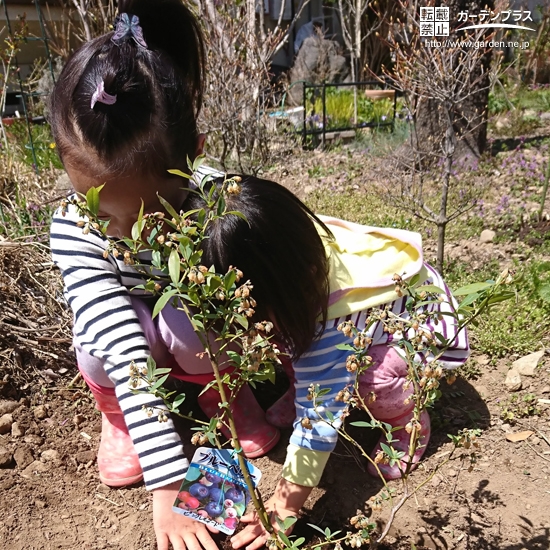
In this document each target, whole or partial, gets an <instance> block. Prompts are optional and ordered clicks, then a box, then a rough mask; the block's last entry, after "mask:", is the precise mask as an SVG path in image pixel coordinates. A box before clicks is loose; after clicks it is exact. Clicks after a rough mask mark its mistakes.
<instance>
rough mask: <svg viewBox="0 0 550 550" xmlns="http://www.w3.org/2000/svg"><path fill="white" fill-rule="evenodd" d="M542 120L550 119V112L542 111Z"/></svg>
mask: <svg viewBox="0 0 550 550" xmlns="http://www.w3.org/2000/svg"><path fill="white" fill-rule="evenodd" d="M540 119H541V120H550V113H541V114H540Z"/></svg>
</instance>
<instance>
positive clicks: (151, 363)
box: [147, 355, 157, 380]
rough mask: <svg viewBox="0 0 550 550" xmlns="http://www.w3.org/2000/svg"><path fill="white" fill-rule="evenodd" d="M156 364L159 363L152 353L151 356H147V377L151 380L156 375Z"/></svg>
mask: <svg viewBox="0 0 550 550" xmlns="http://www.w3.org/2000/svg"><path fill="white" fill-rule="evenodd" d="M156 366H157V364H156V362H155V360H154V359H153V357H152V356H151V355H149V357H147V378H149V380H150V379H151V378H153V376H154V375H155V367H156Z"/></svg>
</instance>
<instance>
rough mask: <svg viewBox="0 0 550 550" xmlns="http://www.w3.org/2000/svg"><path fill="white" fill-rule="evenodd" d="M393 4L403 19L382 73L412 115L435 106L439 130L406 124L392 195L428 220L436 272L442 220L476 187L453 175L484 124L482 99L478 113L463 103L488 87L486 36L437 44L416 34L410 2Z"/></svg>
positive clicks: (469, 199) (461, 209) (470, 201)
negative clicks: (402, 171) (401, 166)
mask: <svg viewBox="0 0 550 550" xmlns="http://www.w3.org/2000/svg"><path fill="white" fill-rule="evenodd" d="M400 8H401V10H402V14H403V16H404V19H403V20H402V21H400V22H398V23H397V24H398V25H399V29H400V31H399V34H395V35H394V36H393V39H392V40H391V44H390V45H391V47H392V49H393V52H394V56H395V64H394V67H393V70H392V71H391V72H388V73H387V76H388V77H389V78H390V79H391V80H392V81H393V84H394V86H395V87H396V88H397V89H398V90H400V91H401V92H402V93H403V95H404V97H405V101H406V103H407V106H408V108H409V110H410V113H411V116H412V117H413V118H414V119H416V118H417V116H418V114H419V112H421V111H422V109H423V108H425V106H426V105H431V106H432V109H434V108H435V109H437V112H436V116H437V120H438V128H440V130H439V131H435V132H434V133H433V134H430V135H424V134H423V137H422V138H421V137H420V136H419V134H418V125H417V124H415V125H414V127H413V131H412V132H411V140H410V149H409V150H408V151H409V152H408V153H407V154H405V155H404V157H406V158H405V163H406V164H407V166H408V170H407V174H406V176H405V177H401V178H400V181H399V183H398V188H399V194H398V196H397V197H395V198H396V201H397V203H398V206H400V207H402V208H404V209H406V210H408V211H410V212H412V213H413V214H414V215H415V216H417V217H419V218H421V219H423V220H425V221H428V222H430V223H433V224H435V225H436V227H437V268H438V269H439V270H440V271H442V270H443V262H444V249H445V232H446V228H447V225H448V224H449V223H450V222H451V221H453V220H455V219H456V218H458V217H459V216H461V215H463V214H464V213H465V212H467V211H468V210H470V209H471V208H473V207H474V206H475V204H476V202H477V199H478V197H479V194H480V192H481V186H477V185H472V184H471V181H470V182H469V181H468V178H464V177H463V176H461V175H460V173H459V172H460V169H461V168H463V167H464V165H465V163H466V162H468V160H465V158H466V157H462V156H459V154H458V152H459V148H460V145H462V144H464V142H466V141H467V140H468V139H470V138H471V136H472V134H473V133H475V132H476V130H477V129H478V127H479V125H480V124H483V123H484V122H485V116H486V104H485V106H484V107H482V108H481V110H479V107H478V108H476V109H473V110H472V109H471V107H470V106H471V100H472V98H474V97H479V94H480V93H481V94H483V93H484V92H486V91H487V90H488V88H489V85H490V79H489V78H488V68H487V66H486V59H487V51H488V50H489V47H488V42H489V41H490V37H489V36H487V31H486V30H485V29H477V30H475V31H474V32H472V33H470V34H468V35H464V36H462V37H461V40H460V41H452V42H449V43H447V44H443V43H442V44H439V42H437V41H435V40H430V39H425V38H423V37H421V36H420V28H419V20H418V17H417V11H416V5H413V6H411V3H410V2H405V1H401V2H400ZM493 70H496V67H494V68H493ZM485 97H486V94H485ZM459 158H460V159H461V160H460V163H459V162H458V160H459ZM469 162H470V166H471V164H474V165H475V164H477V157H475V156H473V155H472V156H471V157H470V159H469ZM460 164H461V165H462V166H461V165H460Z"/></svg>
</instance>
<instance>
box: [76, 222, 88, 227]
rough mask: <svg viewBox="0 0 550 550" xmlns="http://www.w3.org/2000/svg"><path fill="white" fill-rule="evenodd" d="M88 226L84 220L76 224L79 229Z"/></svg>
mask: <svg viewBox="0 0 550 550" xmlns="http://www.w3.org/2000/svg"><path fill="white" fill-rule="evenodd" d="M85 225H86V222H85V221H84V220H78V221H77V222H76V226H77V227H84V226H85Z"/></svg>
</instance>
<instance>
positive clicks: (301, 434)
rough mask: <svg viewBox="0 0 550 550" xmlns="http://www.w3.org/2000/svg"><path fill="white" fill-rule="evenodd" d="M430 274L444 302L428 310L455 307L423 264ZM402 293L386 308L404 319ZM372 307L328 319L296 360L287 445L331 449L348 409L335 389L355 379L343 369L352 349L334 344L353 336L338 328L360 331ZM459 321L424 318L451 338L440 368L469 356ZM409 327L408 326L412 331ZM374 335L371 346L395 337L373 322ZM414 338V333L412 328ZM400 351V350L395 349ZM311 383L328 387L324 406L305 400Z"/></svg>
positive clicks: (371, 331) (432, 271)
mask: <svg viewBox="0 0 550 550" xmlns="http://www.w3.org/2000/svg"><path fill="white" fill-rule="evenodd" d="M426 269H427V271H428V274H429V277H428V279H427V280H426V283H428V284H433V285H435V286H437V287H439V288H441V289H444V290H445V293H446V294H447V296H448V298H446V299H445V301H443V302H438V303H436V304H431V305H430V306H427V308H428V310H429V311H441V312H452V311H453V310H454V309H455V308H456V302H455V301H454V298H452V295H451V292H450V290H449V288H448V287H447V285H446V284H445V282H444V281H443V279H442V278H441V276H440V275H439V273H437V271H436V270H435V269H433V268H432V267H430V266H428V265H426ZM405 302H406V297H403V298H399V299H397V300H396V301H395V302H393V303H391V304H390V306H389V309H390V310H391V311H392V312H393V313H394V314H395V315H399V316H400V317H401V318H402V319H407V318H408V312H407V310H406V308H405ZM369 313H370V311H362V312H359V313H355V314H352V315H348V316H346V317H341V318H338V319H331V320H329V321H328V322H327V325H326V327H325V330H324V332H323V333H322V335H321V336H320V338H318V339H316V340H315V341H314V342H313V345H312V346H311V348H310V349H309V350H308V351H307V352H306V353H305V354H304V355H302V356H301V357H300V358H299V359H298V360H297V361H296V363H295V364H294V372H295V377H296V383H295V386H296V421H295V422H294V431H293V433H292V436H291V438H290V443H291V444H294V445H296V446H298V447H301V448H304V449H311V450H313V451H323V452H330V451H332V450H333V449H334V447H335V446H336V441H337V438H338V434H337V431H336V428H337V427H339V426H340V425H341V417H342V414H343V413H344V411H345V410H346V405H345V403H343V402H342V401H336V396H337V394H338V392H340V391H341V390H343V389H344V388H346V387H349V386H350V384H351V385H352V384H353V383H354V382H355V377H356V374H355V373H351V372H349V371H348V370H347V369H346V359H347V358H348V357H349V355H350V352H349V351H346V350H339V349H337V348H336V346H337V345H338V344H350V343H351V340H350V339H349V338H348V337H347V336H345V335H344V334H343V333H342V332H341V331H339V330H338V329H337V327H338V325H339V324H340V323H342V322H344V321H348V320H351V321H353V323H354V324H355V326H356V327H357V328H358V329H359V330H364V328H365V324H366V319H367V317H368V316H369ZM457 327H458V323H457V320H456V319H455V318H454V317H452V316H448V315H444V316H443V317H442V320H441V321H439V322H438V324H437V325H436V324H433V323H431V322H429V321H428V322H427V323H426V324H425V328H426V329H429V330H431V331H433V332H438V333H440V334H442V335H443V336H444V337H445V338H446V339H448V340H452V345H451V347H450V348H449V349H448V350H446V351H445V354H444V355H443V356H442V357H440V358H439V359H438V361H439V364H440V365H441V366H442V367H443V368H447V369H454V368H456V367H458V366H460V365H462V364H463V363H464V362H465V361H466V359H467V358H468V355H469V345H468V338H467V335H466V331H465V330H463V331H461V332H458V331H457ZM411 331H412V329H411ZM366 335H367V336H369V337H370V338H372V343H371V344H370V345H371V346H377V345H382V344H391V342H392V340H394V339H395V336H396V335H392V334H390V333H389V332H384V327H383V324H382V322H381V321H379V322H376V323H374V324H372V325H371V326H370V328H369V330H368V333H367V334H366ZM411 336H412V332H411ZM396 351H397V352H398V353H399V348H397V347H396ZM415 359H416V360H421V361H431V359H432V357H430V355H429V354H426V355H425V356H422V357H420V356H417V357H416V358H415ZM311 384H314V385H319V386H320V387H321V388H330V393H328V394H326V395H324V396H323V397H322V401H323V405H322V406H321V407H317V410H315V408H314V403H313V402H312V401H310V400H308V398H307V395H308V393H309V392H308V388H309V387H310V385H311ZM325 411H330V412H331V413H332V414H333V415H334V419H335V421H334V423H333V426H334V427H332V426H330V425H329V424H328V423H327V422H324V421H322V420H320V419H319V414H321V415H322V416H323V417H324V418H326V414H325ZM303 418H309V420H310V421H311V425H312V429H309V428H304V427H303V426H302V423H301V420H302V419H303Z"/></svg>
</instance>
